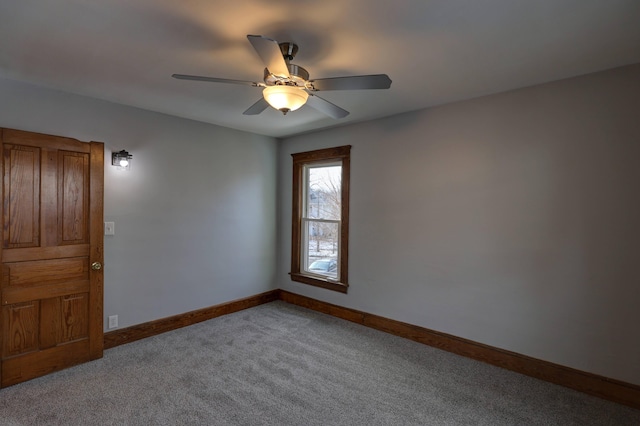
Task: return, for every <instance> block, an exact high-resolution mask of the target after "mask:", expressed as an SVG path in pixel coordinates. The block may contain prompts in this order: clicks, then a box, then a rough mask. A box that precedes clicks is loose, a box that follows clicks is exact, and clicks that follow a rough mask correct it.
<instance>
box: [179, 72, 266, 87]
mask: <svg viewBox="0 0 640 426" xmlns="http://www.w3.org/2000/svg"><path fill="white" fill-rule="evenodd" d="M171 77H173V78H177V79H178V80H194V81H208V82H213V83H231V84H243V85H246V86H253V87H259V86H264V85H265V84H264V83H257V82H255V81H245V80H230V79H228V78H216V77H202V76H199V75H185V74H172V75H171Z"/></svg>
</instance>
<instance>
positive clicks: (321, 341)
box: [0, 302, 640, 426]
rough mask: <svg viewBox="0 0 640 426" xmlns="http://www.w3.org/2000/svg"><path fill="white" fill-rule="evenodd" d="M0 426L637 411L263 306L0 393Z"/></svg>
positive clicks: (622, 416) (604, 416) (633, 420)
mask: <svg viewBox="0 0 640 426" xmlns="http://www.w3.org/2000/svg"><path fill="white" fill-rule="evenodd" d="M0 425H7V426H9V425H369V426H372V425H393V426H397V425H492V426H494V425H563V426H566V425H580V426H584V425H635V426H637V425H640V411H638V410H634V409H631V408H629V407H625V406H622V405H617V404H614V403H611V402H608V401H604V400H601V399H598V398H595V397H591V396H588V395H584V394H581V393H579V392H575V391H572V390H569V389H565V388H562V387H560V386H556V385H553V384H549V383H545V382H542V381H539V380H536V379H532V378H529V377H526V376H522V375H519V374H517V373H513V372H509V371H506V370H502V369H500V368H497V367H493V366H490V365H486V364H482V363H479V362H476V361H473V360H469V359H466V358H463V357H459V356H457V355H453V354H450V353H447V352H443V351H440V350H438V349H434V348H431V347H428V346H424V345H421V344H419V343H416V342H412V341H409V340H405V339H402V338H399V337H395V336H392V335H388V334H385V333H382V332H379V331H376V330H372V329H369V328H366V327H362V326H360V325H357V324H352V323H349V322H346V321H343V320H339V319H336V318H332V317H329V316H326V315H323V314H319V313H316V312H313V311H309V310H306V309H303V308H299V307H296V306H293V305H289V304H286V303H284V302H273V303H269V304H266V305H261V306H258V307H256V308H252V309H249V310H245V311H242V312H238V313H235V314H231V315H228V316H225V317H220V318H216V319H213V320H210V321H207V322H204V323H200V324H197V325H193V326H191V327H187V328H183V329H180V330H176V331H172V332H169V333H165V334H162V335H159V336H156V337H152V338H149V339H145V340H142V341H138V342H134V343H130V344H128V345H124V346H120V347H117V348H114V349H111V350H108V351H106V352H105V356H104V358H103V359H101V360H98V361H94V362H91V363H88V364H84V365H81V366H78V367H74V368H71V369H68V370H65V371H62V372H59V373H55V374H52V375H49V376H47V377H43V378H40V379H36V380H32V381H30V382H27V383H22V384H19V385H16V386H13V387H10V388H6V389H2V390H0Z"/></svg>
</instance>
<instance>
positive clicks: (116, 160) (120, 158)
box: [111, 149, 133, 170]
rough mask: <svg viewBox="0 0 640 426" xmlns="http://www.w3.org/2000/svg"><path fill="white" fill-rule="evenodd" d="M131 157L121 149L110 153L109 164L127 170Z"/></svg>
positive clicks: (129, 166)
mask: <svg viewBox="0 0 640 426" xmlns="http://www.w3.org/2000/svg"><path fill="white" fill-rule="evenodd" d="M132 158H133V156H132V155H131V154H129V153H128V152H127V151H125V150H124V149H123V150H122V151H118V152H113V153H111V164H112V165H114V166H117V167H118V169H120V170H129V169H130V168H131V159H132Z"/></svg>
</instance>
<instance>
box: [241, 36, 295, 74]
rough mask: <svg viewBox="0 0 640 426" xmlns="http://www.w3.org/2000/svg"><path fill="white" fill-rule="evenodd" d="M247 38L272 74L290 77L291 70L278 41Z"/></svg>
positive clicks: (255, 37) (253, 37) (261, 37)
mask: <svg viewBox="0 0 640 426" xmlns="http://www.w3.org/2000/svg"><path fill="white" fill-rule="evenodd" d="M247 38H248V39H249V42H250V43H251V45H252V46H253V48H254V49H256V52H258V55H259V56H260V59H262V62H264V64H265V66H266V67H267V69H268V70H269V72H270V73H271V74H273V75H276V76H278V77H289V68H288V67H287V63H286V61H285V60H284V57H283V56H282V51H281V50H280V46H279V45H278V42H277V41H275V40H272V39H270V38H267V37H263V36H259V35H248V36H247Z"/></svg>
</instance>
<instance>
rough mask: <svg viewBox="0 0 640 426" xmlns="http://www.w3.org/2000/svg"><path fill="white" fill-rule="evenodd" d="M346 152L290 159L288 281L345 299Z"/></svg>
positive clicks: (343, 149)
mask: <svg viewBox="0 0 640 426" xmlns="http://www.w3.org/2000/svg"><path fill="white" fill-rule="evenodd" d="M350 151H351V146H341V147H336V148H328V149H321V150H317V151H309V152H301V153H297V154H292V157H293V218H292V232H291V235H292V241H291V279H292V280H294V281H298V282H303V283H306V284H311V285H315V286H318V287H323V288H328V289H331V290H337V291H341V292H344V293H346V292H347V287H348V283H347V276H348V258H349V255H348V252H349V160H350Z"/></svg>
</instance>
